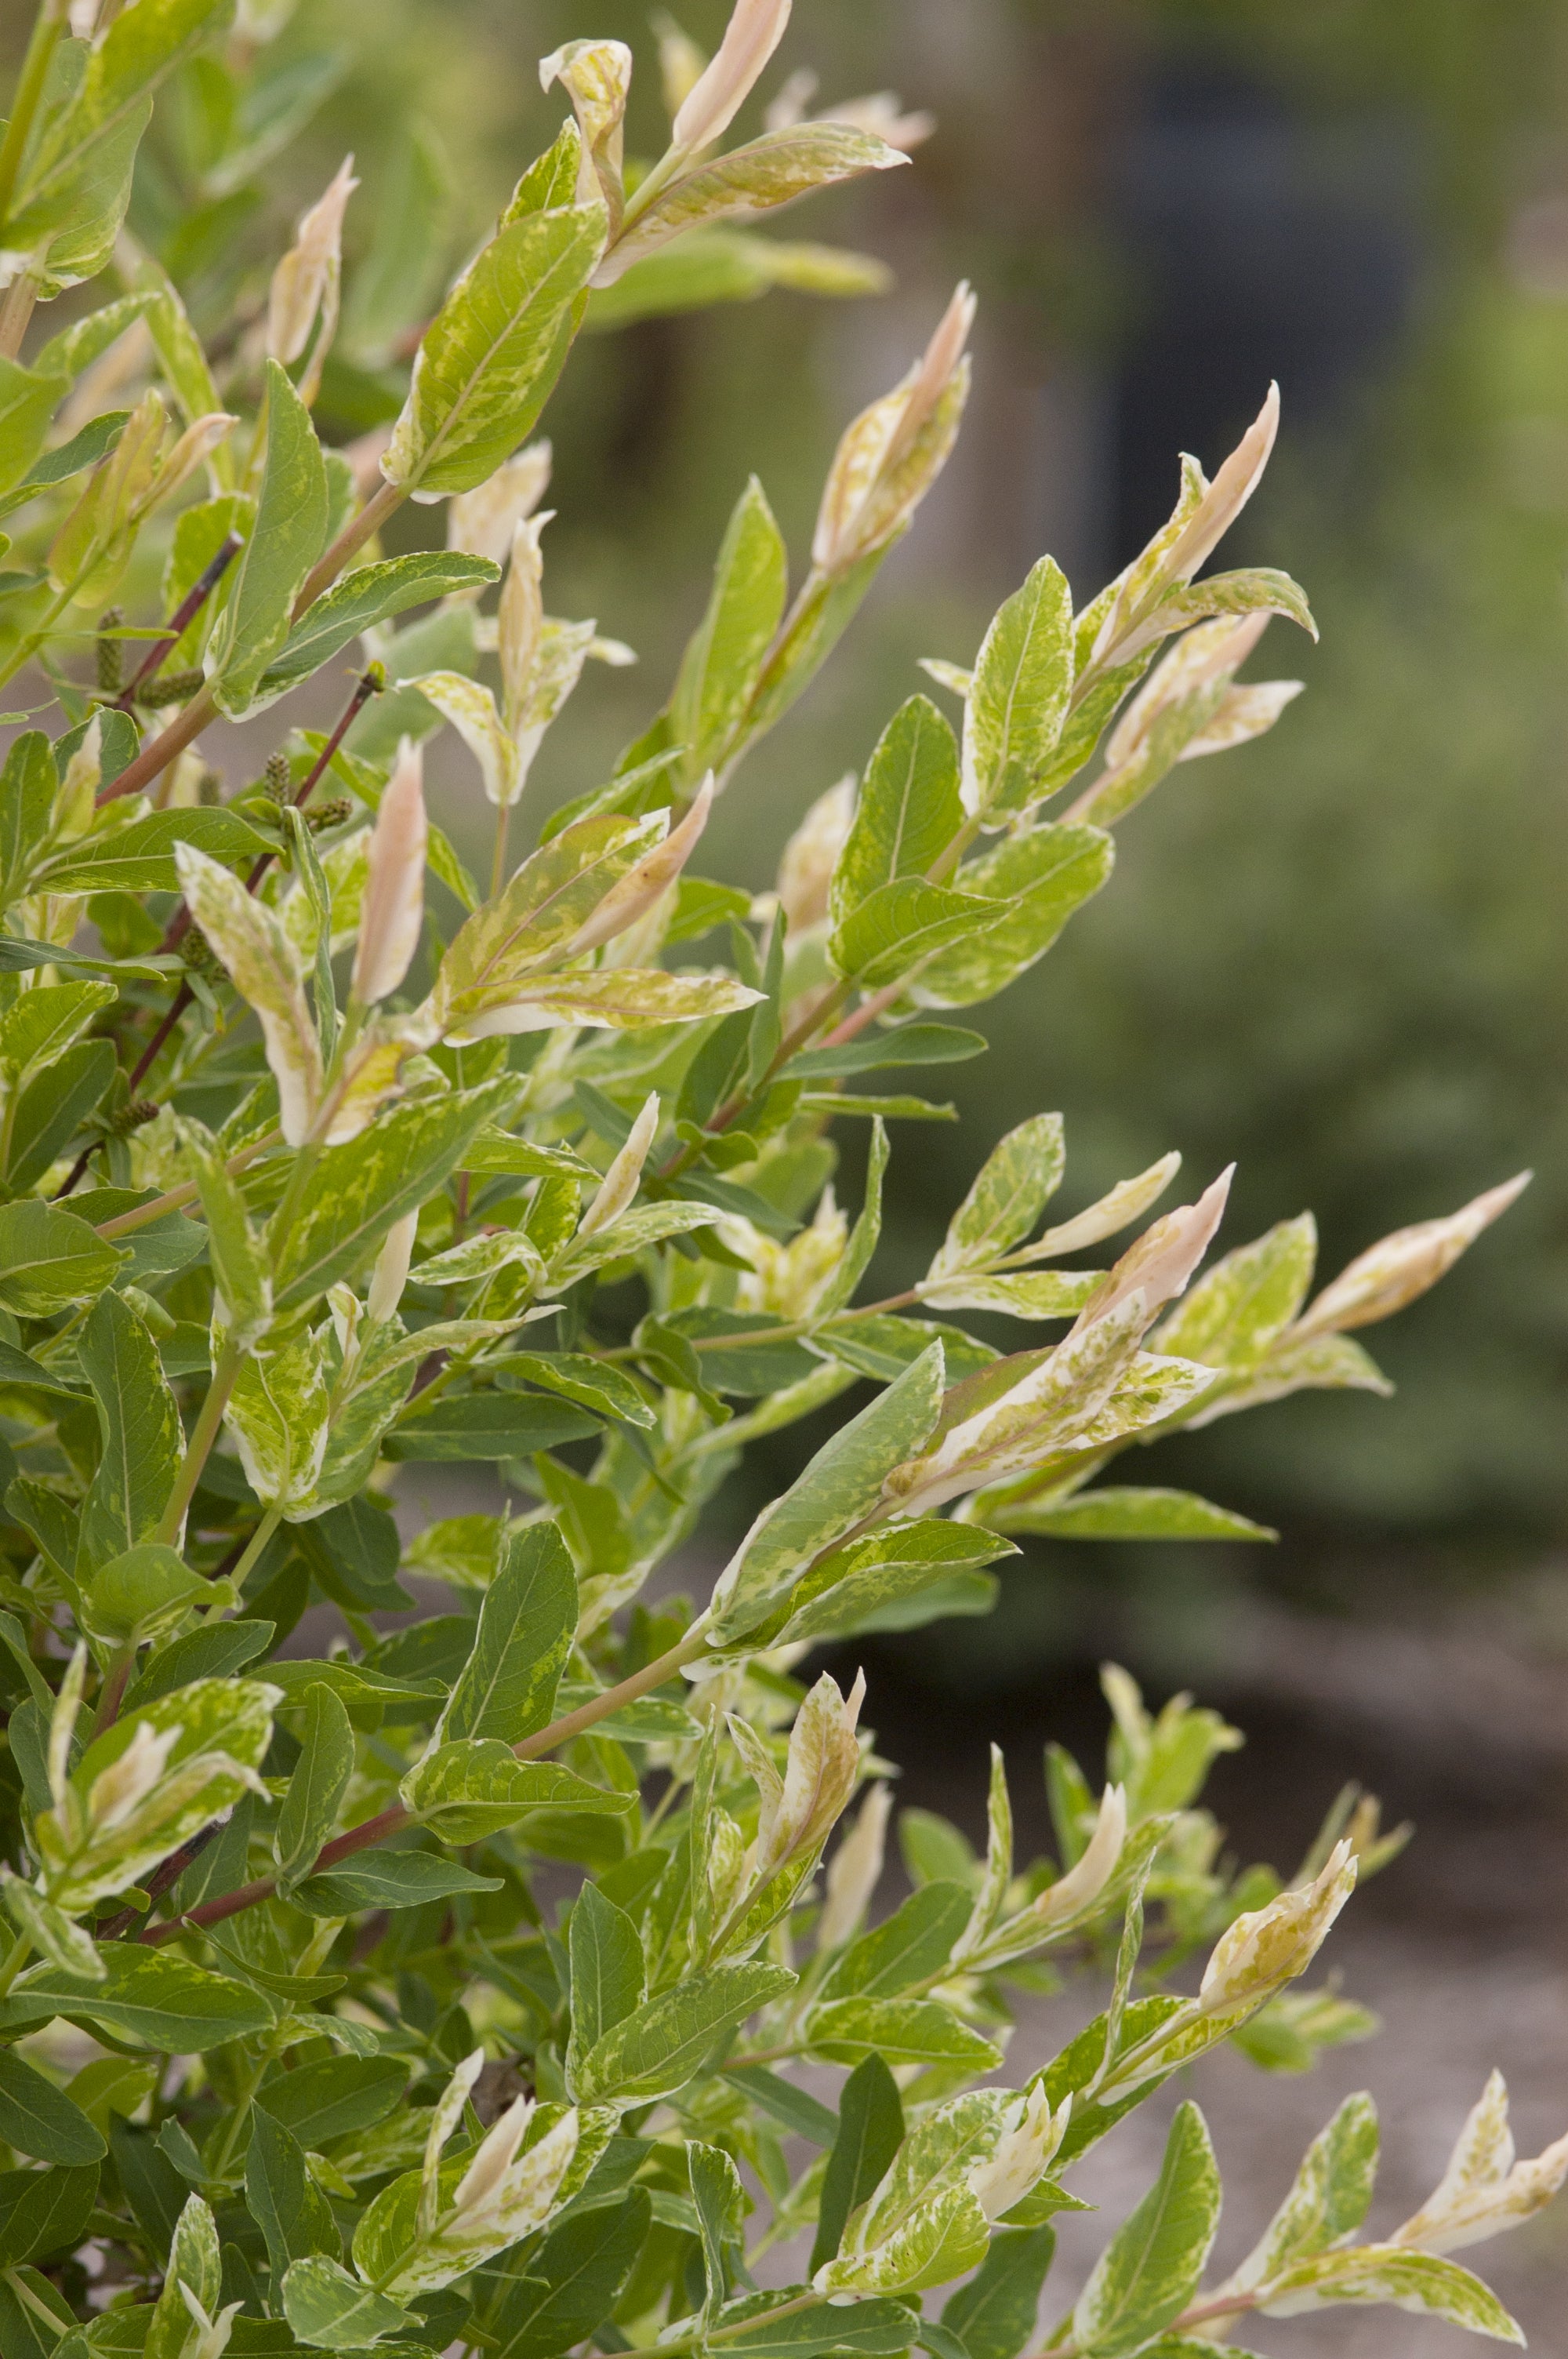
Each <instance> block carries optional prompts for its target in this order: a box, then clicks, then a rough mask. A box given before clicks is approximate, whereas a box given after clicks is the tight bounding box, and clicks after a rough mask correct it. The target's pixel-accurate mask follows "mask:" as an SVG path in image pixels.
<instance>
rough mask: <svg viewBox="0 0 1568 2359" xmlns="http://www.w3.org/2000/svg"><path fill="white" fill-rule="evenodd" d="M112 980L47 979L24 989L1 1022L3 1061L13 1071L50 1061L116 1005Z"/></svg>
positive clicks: (0, 1054)
mask: <svg viewBox="0 0 1568 2359" xmlns="http://www.w3.org/2000/svg"><path fill="white" fill-rule="evenodd" d="M113 1005H114V984H112V983H45V984H38V985H36V986H35V988H34V989H33V990H31V991H28V992H24V993H23V995H22V996H21V997H20V998H19V999H18V1000H16V1002H15V1004H14V1005H13V1006H10V1007H9V1008H7V1009H6V1011H5V1020H4V1022H0V1062H4V1063H5V1065H7V1066H9V1067H10V1069H11V1071H13V1072H14V1073H26V1072H28V1071H30V1070H31V1069H32V1067H33V1066H35V1065H41V1064H48V1063H49V1062H51V1061H52V1060H53V1059H55V1058H56V1057H58V1056H59V1053H60V1051H61V1049H69V1048H70V1044H71V1042H72V1041H73V1040H74V1039H75V1038H77V1037H78V1035H79V1034H80V1033H81V1032H84V1031H85V1030H86V1028H87V1027H88V1025H89V1024H91V1023H92V1019H93V1017H94V1016H96V1015H97V1014H98V1013H99V1011H100V1010H101V1009H102V1008H104V1007H111V1006H113Z"/></svg>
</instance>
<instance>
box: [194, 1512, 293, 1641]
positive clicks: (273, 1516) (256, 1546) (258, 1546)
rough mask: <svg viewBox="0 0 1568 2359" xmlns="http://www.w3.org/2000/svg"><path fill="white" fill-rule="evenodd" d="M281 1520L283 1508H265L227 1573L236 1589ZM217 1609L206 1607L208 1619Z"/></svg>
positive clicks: (213, 1606)
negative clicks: (232, 1567)
mask: <svg viewBox="0 0 1568 2359" xmlns="http://www.w3.org/2000/svg"><path fill="white" fill-rule="evenodd" d="M282 1521H283V1509H282V1508H281V1507H269V1508H268V1509H267V1511H266V1513H265V1516H264V1517H262V1519H261V1521H260V1523H259V1524H258V1525H257V1526H256V1527H255V1529H254V1532H253V1533H252V1534H251V1536H250V1538H249V1540H248V1541H247V1542H246V1544H245V1552H244V1554H243V1556H242V1557H241V1559H240V1560H239V1562H238V1564H237V1565H236V1566H235V1567H234V1570H233V1571H232V1573H231V1574H230V1575H229V1579H230V1580H231V1581H232V1582H233V1584H234V1587H235V1588H236V1589H238V1588H239V1587H240V1586H241V1584H242V1583H243V1581H244V1578H245V1575H246V1574H247V1573H248V1572H249V1571H250V1570H251V1568H252V1566H253V1565H254V1564H255V1563H256V1561H257V1560H258V1559H259V1558H260V1556H261V1554H262V1551H263V1549H265V1547H266V1544H267V1542H268V1541H269V1540H270V1539H271V1538H272V1536H273V1534H274V1532H276V1529H277V1527H278V1526H279V1524H280V1523H281V1522H282ZM217 1611H218V1608H217V1606H216V1605H210V1606H209V1607H208V1609H207V1612H208V1617H209V1619H211V1616H212V1615H213V1614H216V1613H217Z"/></svg>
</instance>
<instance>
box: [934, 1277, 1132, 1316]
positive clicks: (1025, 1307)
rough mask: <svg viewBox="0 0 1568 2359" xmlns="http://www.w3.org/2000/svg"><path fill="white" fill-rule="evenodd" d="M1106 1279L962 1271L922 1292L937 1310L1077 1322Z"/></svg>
mask: <svg viewBox="0 0 1568 2359" xmlns="http://www.w3.org/2000/svg"><path fill="white" fill-rule="evenodd" d="M1103 1277H1104V1272H1103V1271H1102V1270H1094V1269H1025V1270H1016V1271H1013V1270H1002V1271H1000V1272H998V1273H997V1274H996V1275H995V1276H992V1277H988V1276H987V1275H986V1274H985V1273H984V1272H983V1271H979V1270H971V1271H969V1272H968V1273H967V1274H966V1273H964V1272H962V1271H960V1272H959V1273H958V1274H957V1276H956V1277H950V1278H947V1279H946V1280H944V1281H940V1282H938V1283H937V1284H935V1285H928V1286H925V1287H923V1288H921V1299H922V1300H923V1301H925V1302H928V1303H930V1305H931V1307H932V1308H933V1310H999V1311H1000V1312H1002V1313H1003V1314H1004V1315H1005V1316H1006V1317H1008V1318H1010V1319H1028V1320H1040V1319H1075V1318H1076V1316H1077V1314H1078V1312H1079V1311H1080V1310H1084V1309H1085V1308H1086V1306H1087V1304H1088V1303H1089V1302H1090V1301H1091V1300H1092V1299H1093V1298H1094V1296H1095V1294H1096V1292H1097V1291H1098V1288H1099V1286H1100V1284H1101V1281H1102V1279H1103Z"/></svg>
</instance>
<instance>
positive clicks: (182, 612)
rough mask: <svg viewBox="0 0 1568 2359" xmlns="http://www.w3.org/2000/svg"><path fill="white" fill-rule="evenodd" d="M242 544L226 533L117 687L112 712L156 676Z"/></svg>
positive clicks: (128, 702) (127, 703)
mask: <svg viewBox="0 0 1568 2359" xmlns="http://www.w3.org/2000/svg"><path fill="white" fill-rule="evenodd" d="M244 545H245V544H244V542H243V540H242V539H241V538H240V536H239V534H238V533H237V532H232V533H230V534H229V535H228V537H227V538H226V539H225V540H224V542H223V545H222V548H221V549H219V551H218V554H217V556H216V557H215V558H214V559H213V560H212V561H211V564H210V565H209V566H208V567H207V569H206V571H204V572H203V573H201V574H200V575H199V576H198V578H197V580H196V581H195V582H192V584H191V586H190V588H189V590H188V591H187V592H186V593H185V595H184V597H183V598H182V599H181V600H180V602H179V603H178V606H177V607H176V608H175V610H174V612H173V614H171V615H170V616H169V618H168V622H167V623H166V624H165V625H164V627H163V636H161V638H157V639H155V640H154V641H153V643H152V645H151V647H149V648H148V649H147V652H146V656H145V658H143V661H142V665H141V669H140V670H139V671H138V672H137V673H136V676H135V679H133V680H132V681H131V682H130V684H129V686H128V687H125V688H123V689H122V690H120V693H119V695H118V696H117V697H116V698H115V699H114V710H115V711H117V712H129V711H130V709H131V707H132V705H133V704H135V701H136V697H137V691H138V690H140V689H142V688H145V687H146V683H147V682H148V680H150V679H155V678H156V677H157V673H158V672H159V671H160V670H161V669H163V665H164V662H165V660H166V658H168V653H169V650H170V649H171V648H172V647H178V644H179V642H180V640H181V638H182V637H183V636H184V635H185V633H186V632H187V631H188V630H189V627H190V625H191V624H192V623H193V622H194V621H195V620H196V617H197V615H198V614H200V612H201V609H202V607H203V606H205V604H206V603H207V601H208V599H209V598H211V595H212V592H213V591H214V590H216V588H217V587H218V584H219V582H222V579H223V576H224V574H225V573H227V571H228V570H229V568H230V566H231V565H232V563H233V561H234V560H235V558H236V557H238V555H239V553H240V551H241V549H243V547H244Z"/></svg>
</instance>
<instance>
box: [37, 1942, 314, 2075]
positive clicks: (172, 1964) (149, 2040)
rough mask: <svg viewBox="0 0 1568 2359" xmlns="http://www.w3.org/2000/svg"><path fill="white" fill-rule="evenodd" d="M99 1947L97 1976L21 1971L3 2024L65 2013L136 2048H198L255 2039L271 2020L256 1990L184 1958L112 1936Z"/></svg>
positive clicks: (194, 2051)
mask: <svg viewBox="0 0 1568 2359" xmlns="http://www.w3.org/2000/svg"><path fill="white" fill-rule="evenodd" d="M101 1954H102V1957H103V1963H104V1965H105V1966H106V1968H107V1969H108V1972H107V1974H106V1977H105V1979H104V1980H103V1982H101V1983H95V1982H89V1981H86V1980H85V1979H84V1978H83V1977H82V1976H81V1975H80V1974H62V1973H60V1972H59V1969H58V1967H55V1966H45V1967H40V1968H38V1969H36V1970H34V1971H33V1972H31V1973H27V1974H26V1975H24V1977H23V1978H22V1980H21V1981H20V1982H18V1983H16V1984H13V1985H12V1988H11V1992H10V1995H8V1996H7V1997H6V1998H5V1999H0V2030H5V2031H11V2030H25V2029H27V2028H28V2027H30V2026H32V2025H34V2024H38V2023H48V2022H49V2021H50V2020H51V2019H52V2018H53V2017H55V2016H57V2015H66V2016H70V2017H71V2018H72V2020H73V2021H80V2022H84V2023H86V2024H87V2025H88V2026H89V2027H92V2025H94V2024H99V2025H102V2026H103V2029H104V2030H106V2031H108V2032H109V2033H111V2034H112V2035H113V2037H114V2038H116V2039H124V2040H129V2041H132V2042H134V2043H135V2045H136V2046H138V2047H143V2048H153V2049H164V2050H165V2052H166V2053H168V2054H169V2055H183V2054H189V2055H201V2054H203V2053H204V2052H205V2050H206V2049H209V2048H221V2047H222V2045H223V2043H224V2042H225V2041H226V2040H230V2039H250V2038H254V2036H255V2034H256V2033H257V2032H258V2031H263V2030H265V2028H266V2027H267V2026H268V2025H269V2024H270V2023H271V2021H272V2010H271V2008H270V2007H269V2006H267V2005H266V2002H265V2000H264V1999H263V1998H261V1997H260V1996H259V1995H257V1994H256V1993H255V1992H254V1991H250V1990H247V1989H246V1988H245V1987H244V1985H243V1984H242V1983H236V1982H232V1981H230V1980H229V1978H228V1977H227V1976H226V1975H223V1974H212V1973H207V1971H206V1970H205V1968H203V1967H201V1966H190V1965H187V1964H186V1962H185V1961H184V1959H183V1958H172V1957H169V1956H168V1955H167V1953H166V1952H164V1951H161V1950H148V1949H143V1948H139V1947H137V1946H136V1945H135V1943H132V1942H124V1941H116V1942H113V1943H110V1944H109V1945H107V1946H106V1947H105V1948H104V1949H103V1951H102V1952H101Z"/></svg>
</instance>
